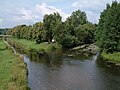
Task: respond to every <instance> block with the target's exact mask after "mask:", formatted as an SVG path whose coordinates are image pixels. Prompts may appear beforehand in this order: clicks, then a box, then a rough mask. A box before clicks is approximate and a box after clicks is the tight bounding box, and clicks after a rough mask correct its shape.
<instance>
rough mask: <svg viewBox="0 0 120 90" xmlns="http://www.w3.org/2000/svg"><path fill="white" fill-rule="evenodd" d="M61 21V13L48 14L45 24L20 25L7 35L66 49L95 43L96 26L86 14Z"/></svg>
mask: <svg viewBox="0 0 120 90" xmlns="http://www.w3.org/2000/svg"><path fill="white" fill-rule="evenodd" d="M61 19H62V18H61V16H60V14H59V13H53V14H50V15H47V14H46V15H45V16H44V18H43V23H42V22H37V23H35V24H34V25H33V26H26V25H18V26H16V27H14V28H11V29H10V30H9V31H8V32H7V34H11V35H13V36H14V37H16V38H19V39H27V40H32V41H35V42H36V43H37V44H41V43H42V42H49V43H51V42H52V41H54V42H56V43H59V44H61V45H62V46H63V47H66V48H67V47H69V48H70V47H74V46H77V45H79V44H86V43H87V44H88V43H92V42H93V41H94V36H93V33H94V30H95V26H94V25H92V24H91V23H89V22H88V20H87V16H86V13H85V12H82V11H80V10H77V11H74V12H73V13H72V14H71V16H70V17H68V18H67V19H66V21H65V22H62V20H61Z"/></svg>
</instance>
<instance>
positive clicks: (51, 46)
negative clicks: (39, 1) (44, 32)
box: [12, 38, 62, 52]
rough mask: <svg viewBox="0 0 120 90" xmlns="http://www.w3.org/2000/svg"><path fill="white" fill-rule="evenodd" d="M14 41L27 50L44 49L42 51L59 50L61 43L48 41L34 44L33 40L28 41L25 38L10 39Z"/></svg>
mask: <svg viewBox="0 0 120 90" xmlns="http://www.w3.org/2000/svg"><path fill="white" fill-rule="evenodd" d="M12 40H13V41H14V42H15V43H18V44H20V46H22V48H25V49H27V50H37V51H44V52H50V51H54V50H61V47H62V46H61V45H60V44H58V43H48V42H43V43H40V44H36V42H35V41H30V40H26V39H15V38H14V39H12Z"/></svg>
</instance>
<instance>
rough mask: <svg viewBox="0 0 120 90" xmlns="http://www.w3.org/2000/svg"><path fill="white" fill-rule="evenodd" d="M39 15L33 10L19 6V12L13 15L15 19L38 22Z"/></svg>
mask: <svg viewBox="0 0 120 90" xmlns="http://www.w3.org/2000/svg"><path fill="white" fill-rule="evenodd" d="M37 19H39V17H38V16H37V15H36V14H35V13H33V11H32V10H28V9H25V8H23V7H22V8H18V9H17V14H16V15H14V16H13V20H14V21H34V22H36V21H37Z"/></svg>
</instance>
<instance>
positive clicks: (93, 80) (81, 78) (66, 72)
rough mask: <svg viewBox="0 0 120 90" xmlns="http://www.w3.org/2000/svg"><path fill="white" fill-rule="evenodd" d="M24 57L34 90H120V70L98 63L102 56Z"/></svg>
mask: <svg viewBox="0 0 120 90" xmlns="http://www.w3.org/2000/svg"><path fill="white" fill-rule="evenodd" d="M69 53H70V52H69ZM22 55H23V57H24V61H25V63H26V64H27V68H28V84H29V87H30V88H31V90H120V68H112V67H106V66H105V65H103V64H102V63H98V62H97V60H96V59H97V56H98V54H97V55H93V56H90V57H83V56H82V55H77V56H72V55H67V54H66V53H63V54H56V53H50V54H45V55H39V54H36V53H33V54H22Z"/></svg>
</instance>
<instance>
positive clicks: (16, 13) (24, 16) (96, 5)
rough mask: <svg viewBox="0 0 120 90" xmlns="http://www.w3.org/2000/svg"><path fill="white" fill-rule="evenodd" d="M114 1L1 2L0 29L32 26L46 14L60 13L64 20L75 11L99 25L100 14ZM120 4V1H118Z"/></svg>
mask: <svg viewBox="0 0 120 90" xmlns="http://www.w3.org/2000/svg"><path fill="white" fill-rule="evenodd" d="M112 1H113V0H0V28H6V27H7V28H8V27H14V26H16V25H19V24H26V25H32V24H34V23H35V22H39V21H42V19H43V16H44V15H45V14H51V13H53V12H59V13H60V15H61V16H62V20H63V21H65V20H66V18H67V17H69V16H70V14H71V13H72V12H73V11H75V10H78V9H80V10H82V11H85V12H86V13H87V17H88V20H89V21H91V22H93V23H97V22H98V19H99V16H100V12H101V11H103V9H104V8H105V7H106V4H107V3H110V4H111V2H112ZM116 1H118V2H120V0H116Z"/></svg>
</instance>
